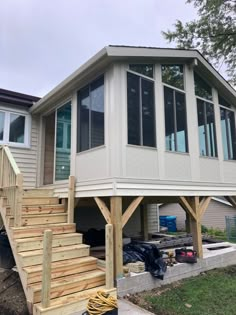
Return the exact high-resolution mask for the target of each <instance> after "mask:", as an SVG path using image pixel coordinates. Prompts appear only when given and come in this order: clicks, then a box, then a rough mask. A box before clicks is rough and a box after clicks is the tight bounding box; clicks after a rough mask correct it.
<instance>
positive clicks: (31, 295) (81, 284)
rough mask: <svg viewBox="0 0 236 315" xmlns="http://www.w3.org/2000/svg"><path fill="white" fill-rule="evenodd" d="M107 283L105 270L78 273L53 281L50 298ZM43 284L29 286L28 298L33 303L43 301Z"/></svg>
mask: <svg viewBox="0 0 236 315" xmlns="http://www.w3.org/2000/svg"><path fill="white" fill-rule="evenodd" d="M104 284H105V272H104V271H101V270H94V271H89V272H84V273H82V274H78V275H72V276H66V277H63V278H59V279H55V280H52V281H51V294H50V298H51V299H54V298H57V297H61V296H64V295H68V294H71V293H75V292H79V291H83V290H86V289H90V288H95V287H98V286H101V285H104ZM41 291H42V284H41V283H38V284H33V285H30V286H29V287H28V299H29V301H31V302H32V303H39V302H40V301H41Z"/></svg>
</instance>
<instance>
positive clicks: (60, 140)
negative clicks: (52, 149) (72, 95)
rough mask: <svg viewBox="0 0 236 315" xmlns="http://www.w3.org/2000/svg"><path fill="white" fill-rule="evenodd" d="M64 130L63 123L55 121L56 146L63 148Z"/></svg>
mask: <svg viewBox="0 0 236 315" xmlns="http://www.w3.org/2000/svg"><path fill="white" fill-rule="evenodd" d="M63 138H64V130H63V123H60V122H59V121H57V148H63Z"/></svg>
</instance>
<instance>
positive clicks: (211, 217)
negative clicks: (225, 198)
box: [160, 200, 236, 230]
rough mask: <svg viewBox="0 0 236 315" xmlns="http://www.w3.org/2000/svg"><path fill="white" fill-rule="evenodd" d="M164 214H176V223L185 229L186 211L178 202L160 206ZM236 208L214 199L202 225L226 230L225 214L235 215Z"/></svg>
mask: <svg viewBox="0 0 236 315" xmlns="http://www.w3.org/2000/svg"><path fill="white" fill-rule="evenodd" d="M162 215H174V216H176V225H177V229H178V230H185V219H186V215H185V211H184V210H183V209H182V208H181V207H180V205H178V204H166V205H162V206H161V207H160V216H162ZM235 215H236V210H235V209H234V208H233V207H231V206H228V205H225V204H223V203H221V202H218V201H215V200H212V201H211V202H210V204H209V206H208V208H207V210H206V212H205V214H204V215H203V218H202V222H201V223H202V225H204V226H206V227H207V228H211V227H213V228H219V229H221V230H224V229H225V228H226V225H225V216H235Z"/></svg>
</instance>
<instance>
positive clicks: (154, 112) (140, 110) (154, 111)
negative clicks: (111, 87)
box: [126, 63, 157, 149]
mask: <svg viewBox="0 0 236 315" xmlns="http://www.w3.org/2000/svg"><path fill="white" fill-rule="evenodd" d="M132 64H133V63H132ZM132 64H131V65H132ZM135 64H138V63H135ZM139 64H140V65H142V64H144V63H139ZM144 65H146V64H144ZM150 65H153V78H151V77H148V76H146V75H144V74H142V73H140V72H135V71H133V70H131V69H129V66H130V64H129V65H128V69H126V91H127V90H128V73H131V74H133V75H136V76H137V77H139V116H140V117H139V133H140V144H132V143H129V126H128V93H127V92H126V104H127V123H126V126H127V145H130V146H135V147H143V148H149V149H156V148H157V136H156V130H157V129H156V94H155V64H150ZM142 79H144V80H146V81H149V82H152V83H153V103H154V104H153V116H154V137H155V138H154V143H155V145H154V146H148V145H144V144H143V138H144V137H143V117H142V116H143V108H142Z"/></svg>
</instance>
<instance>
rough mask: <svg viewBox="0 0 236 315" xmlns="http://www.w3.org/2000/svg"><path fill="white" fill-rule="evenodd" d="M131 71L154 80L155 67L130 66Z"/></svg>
mask: <svg viewBox="0 0 236 315" xmlns="http://www.w3.org/2000/svg"><path fill="white" fill-rule="evenodd" d="M129 68H130V70H132V71H134V72H138V73H141V74H143V75H146V76H147V77H150V78H153V65H150V64H146V65H144V64H132V65H129Z"/></svg>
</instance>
